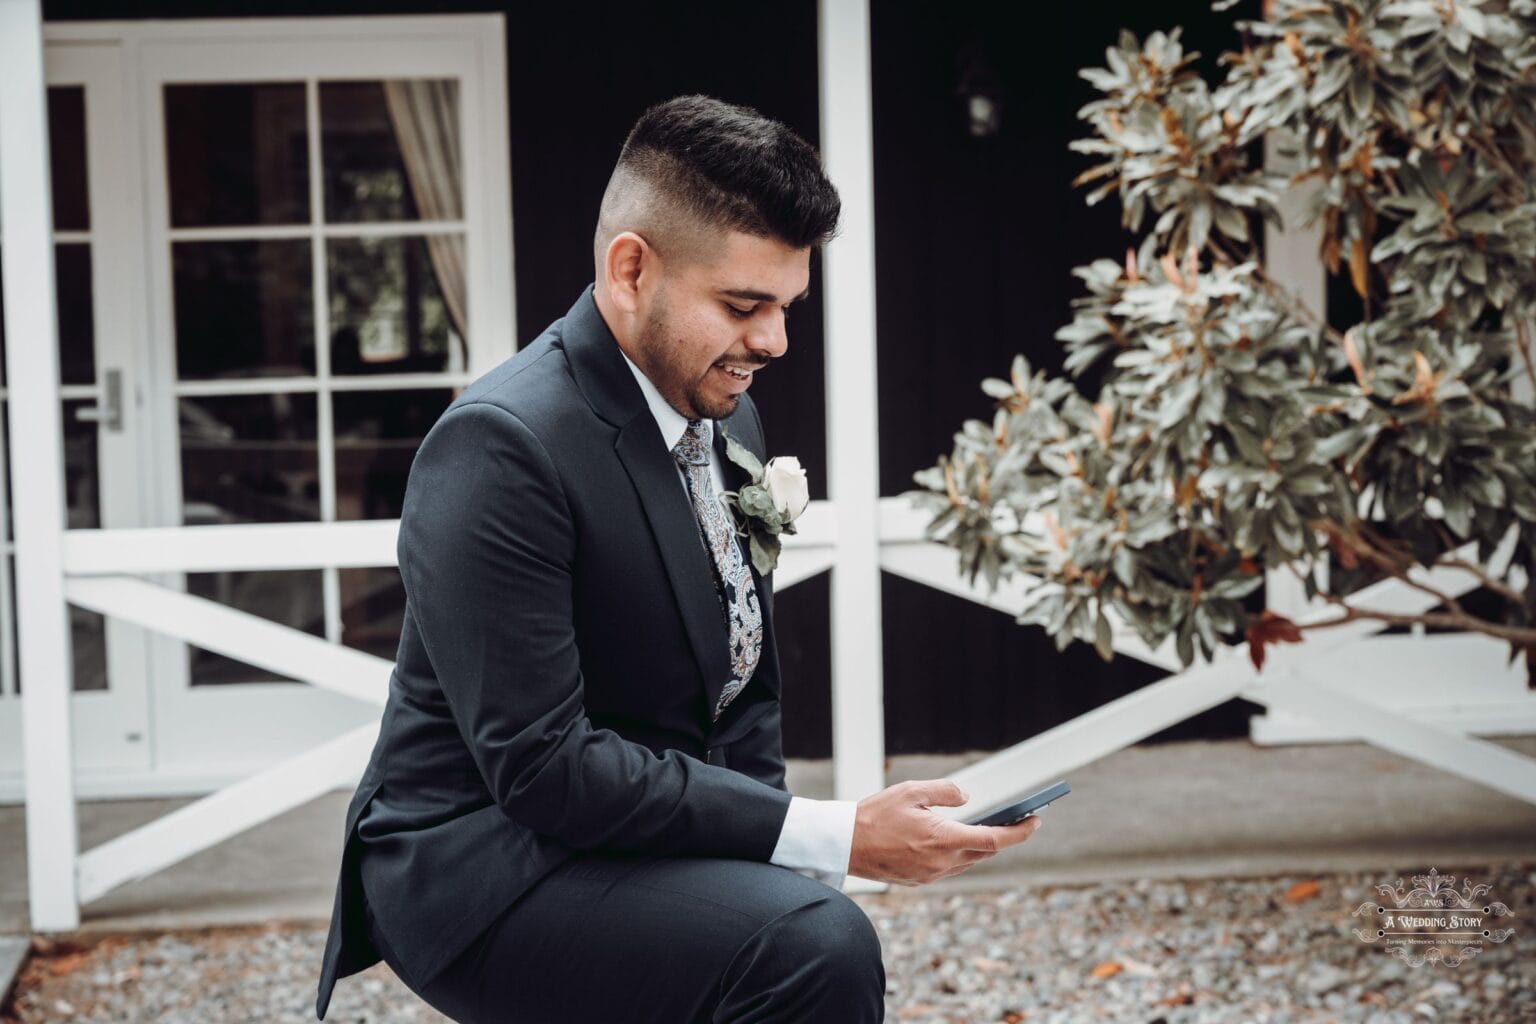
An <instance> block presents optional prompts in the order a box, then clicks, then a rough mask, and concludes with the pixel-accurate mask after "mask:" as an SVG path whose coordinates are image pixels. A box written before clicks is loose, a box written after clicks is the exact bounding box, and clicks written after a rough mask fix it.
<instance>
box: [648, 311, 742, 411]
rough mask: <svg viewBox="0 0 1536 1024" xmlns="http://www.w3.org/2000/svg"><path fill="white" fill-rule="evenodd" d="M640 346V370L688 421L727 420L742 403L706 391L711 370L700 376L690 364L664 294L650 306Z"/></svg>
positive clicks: (739, 397) (730, 396) (739, 398)
mask: <svg viewBox="0 0 1536 1024" xmlns="http://www.w3.org/2000/svg"><path fill="white" fill-rule="evenodd" d="M637 347H638V348H639V350H640V351H639V354H640V355H642V356H643V357H644V361H643V362H642V361H641V360H638V359H637V360H636V363H637V364H638V365H639V367H640V369H641V370H643V371H644V372H645V375H646V376H647V377H649V378H650V380H651V383H652V384H654V385H656V390H657V391H659V392H661V397H662V398H665V399H666V400H667V404H668V405H670V406H672V408H674V409H676V410H677V411H678V412H680V413H682V414H683V415H684V416H686V417H687V418H688V419H690V420H705V419H708V420H720V419H725V418H726V417H727V416H729V415H731V414H732V413H733V412H735V411H736V407H737V406H738V405H740V404H741V396H740V395H720V396H711V395H710V394H709V393H708V392H707V391H706V390H705V381H706V380H707V378H708V376H709V370H710V368H709V367H705V369H704V372H703V374H702V375H699V374H697V373H696V371H695V370H694V369H693V368H692V367H690V366H689V365H688V364H687V358H686V354H685V353H686V346H685V345H683V344H682V342H681V341H679V340H678V339H677V338H676V336H675V334H674V330H673V326H672V319H671V316H670V310H669V309H668V307H667V299H666V292H665V291H661V292H658V293H657V295H656V299H655V301H654V302H653V303H652V304H651V311H650V315H649V316H648V317H646V320H645V323H644V324H643V325H641V328H640V338H639V345H638V346H637Z"/></svg>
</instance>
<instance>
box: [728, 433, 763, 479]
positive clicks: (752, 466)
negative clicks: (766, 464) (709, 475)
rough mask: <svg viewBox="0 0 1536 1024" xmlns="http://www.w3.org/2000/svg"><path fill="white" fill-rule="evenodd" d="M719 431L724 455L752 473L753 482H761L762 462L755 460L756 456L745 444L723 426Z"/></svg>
mask: <svg viewBox="0 0 1536 1024" xmlns="http://www.w3.org/2000/svg"><path fill="white" fill-rule="evenodd" d="M720 433H721V435H722V436H723V437H724V438H725V457H726V458H728V459H730V460H731V461H732V462H734V463H736V465H738V466H740V467H741V468H742V469H744V470H746V471H747V472H748V473H750V474H752V482H753V483H754V484H760V483H762V482H763V464H762V463H761V462H759V461H758V460H757V456H756V455H753V454H752V452H751V450H750V449H749V448H748V447H747V446H746V445H744V444H742V443H741V442H740V441H738V440H736V439H735V438H734V437H732V436H731V435H730V434H729V433H728V432H727V431H726V429H725V428H724V427H721V428H720Z"/></svg>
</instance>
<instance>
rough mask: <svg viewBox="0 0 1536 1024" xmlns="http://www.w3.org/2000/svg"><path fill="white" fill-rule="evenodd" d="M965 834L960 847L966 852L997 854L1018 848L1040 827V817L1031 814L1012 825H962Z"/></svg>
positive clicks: (961, 837)
mask: <svg viewBox="0 0 1536 1024" xmlns="http://www.w3.org/2000/svg"><path fill="white" fill-rule="evenodd" d="M957 824H958V823H957ZM959 827H960V828H962V829H964V830H965V832H964V833H963V834H962V835H961V836H960V840H961V842H960V845H961V847H962V848H963V849H966V850H984V851H986V852H988V853H996V852H997V851H998V850H1006V849H1007V848H1008V847H1010V846H1017V845H1018V844H1019V843H1022V842H1023V841H1024V840H1026V839H1028V838H1029V837H1030V836H1032V835H1034V834H1035V830H1036V829H1038V828H1039V827H1040V817H1039V816H1038V815H1035V814H1031V815H1030V816H1029V817H1027V818H1025V819H1024V820H1023V821H1018V822H1015V823H1013V824H1012V825H965V824H960V825H959Z"/></svg>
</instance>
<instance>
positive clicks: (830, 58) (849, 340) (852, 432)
mask: <svg viewBox="0 0 1536 1024" xmlns="http://www.w3.org/2000/svg"><path fill="white" fill-rule="evenodd" d="M817 18H818V33H817V36H818V47H819V51H818V52H819V57H820V60H819V64H820V80H821V85H820V89H821V153H822V160H823V162H824V163H825V166H826V169H827V174H828V176H829V177H830V178H831V179H832V181H833V183H834V184H835V185H836V186H837V189H838V192H839V193H840V194H841V196H842V226H841V229H840V231H839V235H838V238H837V240H836V241H834V242H832V243H831V244H830V245H828V246H827V247H826V252H825V254H824V256H825V259H824V261H823V271H822V282H823V287H822V292H823V299H822V301H823V304H824V308H825V310H826V319H825V325H826V353H827V355H826V360H827V466H828V469H827V490H828V491H829V497H830V498H831V501H832V509H833V515H834V522H835V526H834V535H835V537H836V549H835V550H836V554H835V556H834V559H833V563H832V609H831V612H832V755H833V759H832V765H833V791H834V793H835V795H836V796H837V798H838V799H842V800H854V799H859V798H861V797H864V796H867V795H869V794H870V793H874V792H876V791H878V790H880V789H883V788H884V786H885V716H884V706H885V700H884V686H883V681H882V673H881V655H882V645H881V638H880V535H879V516H878V511H877V509H878V502H879V497H880V479H879V465H880V449H879V441H878V435H877V431H876V423H877V401H876V387H875V385H876V378H875V177H874V131H873V125H872V123H871V119H872V117H873V104H872V101H871V96H870V67H869V9H868V6H867V4H866V0H821V3H820V4H819V7H818V15H817Z"/></svg>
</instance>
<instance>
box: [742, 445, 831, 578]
mask: <svg viewBox="0 0 1536 1024" xmlns="http://www.w3.org/2000/svg"><path fill="white" fill-rule="evenodd" d="M720 431H721V434H722V435H723V436H724V437H725V454H726V457H727V458H729V459H730V460H731V461H732V462H734V463H736V465H738V466H740V467H741V468H742V469H744V470H746V471H747V472H748V473H749V474H751V476H752V482H751V483H749V484H747V485H746V486H744V487H742V489H741V490H739V491H727V492H726V493H725V494H723V495H721V496H720V498H721V500H722V501H724V502H725V505H726V507H727V508H728V509H730V510H731V517H732V519H733V520H735V523H736V533H737V534H738V535H739V536H742V537H746V538H747V541H748V544H749V546H750V547H751V549H752V564H753V565H754V566H755V567H756V568H757V571H758V573H759V574H760V575H763V576H766V575H768V574H769V573H770V572H772V571H773V568H774V566H776V565H778V564H779V551H780V550H781V549H782V548H783V542H782V541H781V540H779V537H780V535H781V534H786V533H791V534H792V533H794V532H795V520H796V519H799V518H800V514H801V513H802V512H804V511H805V509H806V506H807V505H809V504H810V503H811V491H810V485H809V484H807V483H806V479H805V470H804V469H802V468H801V466H800V460H799V459H797V458H795V457H794V456H793V455H780V456H778V457H777V458H773V459H769V460H768V465H766V466H764V465H763V464H762V463H761V462H759V461H758V458H757V456H756V455H753V454H752V452H751V451H749V450H748V449H747V447H746V445H744V444H742V443H741V442H740V441H738V440H736V439H735V438H734V437H732V436H731V435H730V434H729V433H728V432H726V430H725V428H724V427H721V428H720Z"/></svg>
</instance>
